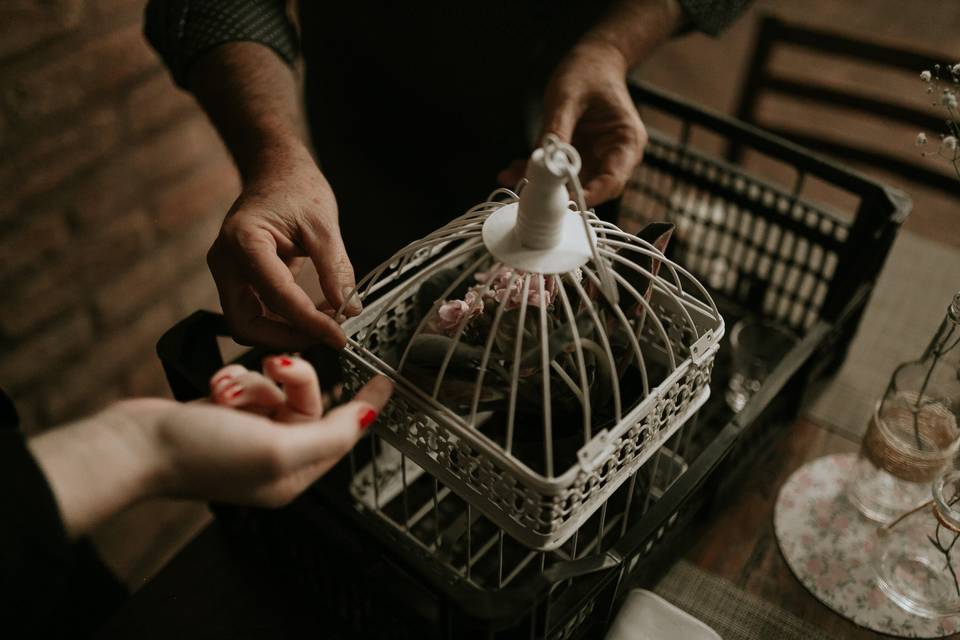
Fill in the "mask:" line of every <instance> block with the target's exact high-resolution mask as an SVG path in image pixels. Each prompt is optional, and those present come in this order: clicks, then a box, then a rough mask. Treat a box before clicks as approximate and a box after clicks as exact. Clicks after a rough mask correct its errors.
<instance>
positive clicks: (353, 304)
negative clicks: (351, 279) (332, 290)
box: [340, 287, 363, 313]
mask: <svg viewBox="0 0 960 640" xmlns="http://www.w3.org/2000/svg"><path fill="white" fill-rule="evenodd" d="M354 289H355V288H354V287H344V288H343V289H341V290H340V293H341V294H342V295H343V300H344V302H346V301H347V300H349V301H350V302H348V303H347V309H350V310H351V311H353V312H354V313H360V312H361V311H362V310H363V303H362V302H360V296H359V295H353V292H354Z"/></svg>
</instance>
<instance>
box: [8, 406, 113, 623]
mask: <svg viewBox="0 0 960 640" xmlns="http://www.w3.org/2000/svg"><path fill="white" fill-rule="evenodd" d="M4 408H6V409H7V410H4ZM11 408H12V403H10V401H9V399H8V398H7V397H6V396H5V395H4V394H3V392H2V391H0V413H3V414H4V416H3V418H4V420H5V423H0V594H2V600H0V603H2V604H0V635H3V636H4V637H10V638H20V637H50V636H51V635H52V636H53V637H58V638H59V637H81V638H82V637H86V636H87V635H89V633H90V632H91V631H93V630H94V629H96V628H97V627H98V626H99V625H100V624H102V623H103V622H104V621H105V620H106V618H107V616H108V615H109V613H110V612H112V611H113V610H115V609H116V607H117V606H118V605H119V604H120V603H121V602H122V601H123V600H124V599H125V598H126V596H127V591H126V588H125V587H124V586H123V585H122V584H120V582H118V581H117V579H116V578H115V577H114V576H113V575H112V574H111V573H110V571H109V570H108V569H107V568H106V567H105V566H104V565H103V563H102V562H101V561H100V559H99V557H98V556H97V553H96V551H95V550H94V548H93V546H92V545H91V544H90V543H89V542H88V541H86V540H81V541H80V542H76V543H71V542H70V541H69V540H68V539H67V535H66V531H64V528H63V524H62V522H61V520H60V511H59V507H58V506H57V502H56V498H55V497H54V495H53V492H52V491H51V490H50V487H49V485H48V484H47V481H46V478H45V477H44V475H43V472H42V471H41V469H40V467H39V466H38V465H37V463H36V461H35V460H34V459H33V456H32V455H31V454H30V451H29V449H28V448H27V444H26V441H25V440H24V438H23V435H22V434H21V433H20V431H19V430H18V429H17V428H16V423H15V421H16V414H15V412H13V415H12V416H11V415H10V411H9V409H11ZM11 420H13V422H12V423H11Z"/></svg>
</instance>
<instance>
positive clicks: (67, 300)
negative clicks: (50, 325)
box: [0, 210, 151, 337]
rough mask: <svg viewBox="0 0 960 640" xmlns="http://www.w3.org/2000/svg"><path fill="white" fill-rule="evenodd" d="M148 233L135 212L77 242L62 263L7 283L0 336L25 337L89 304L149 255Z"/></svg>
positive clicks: (47, 264)
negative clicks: (114, 279)
mask: <svg viewBox="0 0 960 640" xmlns="http://www.w3.org/2000/svg"><path fill="white" fill-rule="evenodd" d="M150 234H151V228H150V223H149V220H148V219H147V215H146V213H145V212H144V211H143V210H134V211H131V212H129V213H128V214H126V215H124V216H121V217H118V218H116V219H115V220H113V221H111V222H110V224H108V225H105V226H103V227H101V228H99V229H96V230H95V231H94V232H92V233H90V234H88V235H87V236H85V237H83V238H78V239H75V240H74V241H73V242H72V243H71V245H70V249H69V251H68V252H66V253H64V254H63V255H62V256H61V257H60V258H59V259H57V260H53V261H44V262H41V263H40V264H38V265H36V266H35V268H34V269H32V270H31V271H30V273H29V274H27V275H24V276H18V277H15V278H11V279H9V280H8V281H7V282H5V283H4V284H3V285H2V287H0V288H3V289H4V291H5V294H6V299H5V304H3V305H2V306H0V333H3V334H4V335H6V336H10V337H20V336H23V335H25V334H27V333H28V332H30V331H31V330H32V329H33V327H35V326H37V325H39V324H41V323H43V322H46V321H48V320H50V319H52V318H54V317H55V316H56V315H57V314H59V313H62V312H63V311H64V310H66V309H68V308H70V307H71V306H77V305H80V304H85V303H87V302H88V301H89V300H90V298H91V297H92V293H93V291H94V290H95V289H96V288H98V287H99V286H101V285H102V284H103V283H104V282H105V281H107V280H108V279H109V278H110V277H111V276H113V275H114V274H115V273H117V272H122V271H123V270H125V269H126V268H127V265H128V264H130V263H132V262H133V261H135V260H136V259H137V258H139V257H140V256H141V255H143V254H144V253H145V252H146V249H147V247H148V246H149V243H150V239H151V235H150ZM0 275H2V274H0Z"/></svg>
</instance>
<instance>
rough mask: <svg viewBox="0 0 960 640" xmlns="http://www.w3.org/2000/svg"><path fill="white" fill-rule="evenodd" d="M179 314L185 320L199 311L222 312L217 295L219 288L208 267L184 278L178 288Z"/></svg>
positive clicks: (177, 305)
mask: <svg viewBox="0 0 960 640" xmlns="http://www.w3.org/2000/svg"><path fill="white" fill-rule="evenodd" d="M175 308H176V310H177V314H178V315H179V316H180V317H181V318H183V317H186V316H188V315H190V314H191V313H193V312H194V311H197V310H198V309H206V310H208V311H221V308H220V297H219V296H218V295H217V286H216V285H215V284H214V282H213V276H212V275H210V270H209V269H207V267H206V265H203V266H202V267H201V268H200V269H198V270H197V271H196V272H195V273H194V274H193V275H187V276H184V277H183V278H182V279H181V280H180V286H179V287H178V288H177V300H176V307H175Z"/></svg>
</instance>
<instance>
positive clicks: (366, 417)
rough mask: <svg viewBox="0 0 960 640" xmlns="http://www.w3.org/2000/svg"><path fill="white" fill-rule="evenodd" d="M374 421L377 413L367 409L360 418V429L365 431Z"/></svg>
mask: <svg viewBox="0 0 960 640" xmlns="http://www.w3.org/2000/svg"><path fill="white" fill-rule="evenodd" d="M376 419H377V412H376V411H374V410H373V409H367V410H366V411H364V412H363V414H362V415H361V416H360V428H361V429H366V428H367V427H369V426H370V425H371V424H373V421H374V420H376Z"/></svg>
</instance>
